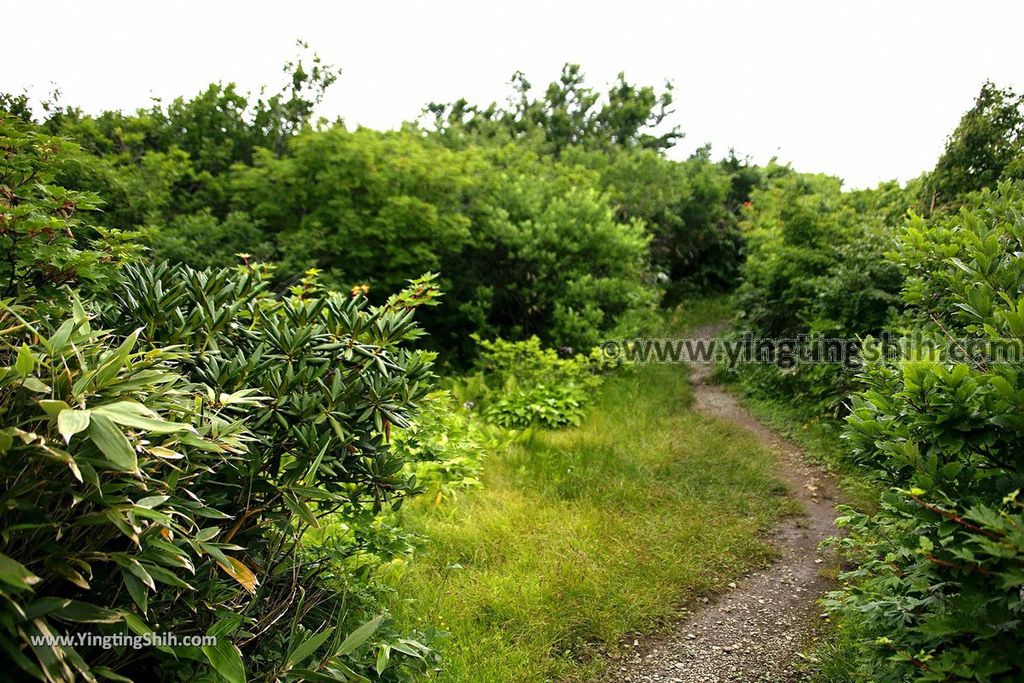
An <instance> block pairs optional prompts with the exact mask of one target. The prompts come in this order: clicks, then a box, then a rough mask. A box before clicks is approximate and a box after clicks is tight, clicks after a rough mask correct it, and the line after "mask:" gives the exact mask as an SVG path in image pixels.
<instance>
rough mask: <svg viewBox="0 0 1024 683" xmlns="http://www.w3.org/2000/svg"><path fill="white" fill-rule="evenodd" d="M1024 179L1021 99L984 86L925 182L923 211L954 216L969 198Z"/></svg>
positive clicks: (1023, 102) (1023, 103) (1023, 104)
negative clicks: (982, 190)
mask: <svg viewBox="0 0 1024 683" xmlns="http://www.w3.org/2000/svg"><path fill="white" fill-rule="evenodd" d="M1022 178H1024V95H1018V94H1017V93H1015V92H1014V91H1013V90H1011V89H1009V88H1007V89H999V88H997V87H996V86H995V85H994V84H993V83H992V82H990V81H987V82H986V83H985V84H984V85H982V87H981V92H979V93H978V97H977V99H976V100H975V102H974V106H973V107H972V108H971V109H970V110H969V111H967V113H965V114H964V116H963V118H961V119H960V124H959V125H958V126H957V127H956V130H954V131H953V134H952V135H950V137H949V139H948V140H947V142H946V149H945V151H944V152H943V153H942V157H941V158H940V159H939V161H938V163H937V164H936V165H935V170H934V171H932V172H931V173H930V174H928V176H927V177H926V179H925V182H924V186H923V188H922V191H921V200H922V204H923V208H924V210H925V211H926V212H927V213H931V212H932V211H936V210H938V211H956V210H957V208H958V207H959V206H960V205H962V204H963V202H964V199H965V198H966V197H967V195H969V194H970V193H972V192H977V191H978V190H981V189H984V188H993V187H995V185H996V183H998V182H999V181H1000V180H1009V179H1018V180H1019V179H1022Z"/></svg>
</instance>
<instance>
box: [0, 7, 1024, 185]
mask: <svg viewBox="0 0 1024 683" xmlns="http://www.w3.org/2000/svg"><path fill="white" fill-rule="evenodd" d="M0 16H2V17H3V24H4V32H3V33H4V35H3V38H2V39H0V64H2V65H3V66H2V69H0V89H3V90H7V91H21V90H22V89H24V88H29V91H30V92H31V93H33V94H34V95H43V94H45V93H46V92H47V91H48V90H49V89H50V88H51V87H52V86H51V83H55V84H56V85H58V86H59V87H60V89H61V90H62V92H63V94H64V101H65V102H67V103H69V104H75V105H79V106H82V107H83V108H84V109H86V110H87V111H97V110H100V109H104V108H128V109H134V108H136V107H139V106H144V105H146V104H147V103H148V102H149V99H150V98H151V97H153V96H157V97H161V98H164V99H170V98H173V97H175V96H177V95H181V94H192V93H194V92H196V91H198V90H199V89H200V88H202V87H203V86H204V85H205V84H207V83H210V82H211V81H218V80H220V81H225V82H227V81H234V82H236V83H238V84H239V85H241V86H243V87H244V88H247V89H255V88H257V87H258V86H259V85H261V84H263V83H270V84H273V85H274V86H277V85H279V84H280V82H281V78H282V76H281V72H280V69H281V66H282V64H283V63H284V62H285V61H286V60H287V59H289V58H290V57H292V56H294V55H295V54H296V48H295V41H296V39H298V38H302V39H303V40H305V41H307V42H308V43H309V44H310V45H311V47H312V48H314V49H315V50H316V51H318V52H319V53H320V54H321V55H322V56H323V57H324V58H325V60H327V61H328V62H331V63H333V64H335V65H337V66H338V67H340V68H341V69H342V72H343V73H342V76H341V79H340V80H339V81H338V83H337V84H336V85H335V86H334V87H333V88H332V90H331V91H330V93H329V95H328V97H327V98H326V100H325V101H324V104H323V106H322V108H321V110H320V113H321V114H322V115H324V116H327V117H329V118H334V117H335V116H341V117H343V118H344V119H345V121H346V123H347V124H349V125H350V126H354V125H356V124H362V125H365V126H370V127H374V128H390V127H394V126H397V125H399V124H400V123H401V122H402V121H403V120H407V119H412V118H415V117H416V116H417V115H418V113H419V111H420V110H421V108H422V107H423V105H424V104H426V103H427V102H429V101H431V100H434V101H450V100H453V99H456V98H458V97H466V98H467V99H469V100H471V101H475V102H481V103H487V102H490V101H493V100H503V99H504V98H505V96H506V95H507V94H508V91H509V90H508V80H509V77H510V76H511V75H512V73H513V72H515V71H516V70H522V71H524V72H526V74H527V77H528V78H529V80H530V81H531V82H532V83H534V85H538V86H542V85H545V84H546V83H547V82H548V81H550V80H552V79H553V78H555V77H556V76H557V75H558V72H559V70H560V68H561V65H562V64H563V63H565V62H576V63H579V64H581V65H583V68H584V71H585V72H586V74H587V76H588V80H589V81H590V82H592V83H594V84H598V85H602V86H603V85H605V84H606V83H607V82H609V81H611V80H612V79H613V78H614V77H615V74H616V73H618V72H619V71H625V72H626V76H627V78H628V79H630V80H632V81H638V82H641V83H652V84H660V83H661V82H663V81H665V80H666V79H668V80H671V81H673V82H674V84H675V87H676V113H675V114H674V122H675V123H678V124H679V125H680V126H681V127H682V130H683V131H684V132H685V133H686V138H685V139H684V140H683V142H682V143H681V144H680V145H679V148H678V149H677V150H675V151H674V152H673V154H674V155H676V156H685V155H686V154H689V153H690V152H691V151H692V150H693V149H694V148H696V147H698V146H700V145H703V144H705V143H711V144H712V146H713V152H714V154H715V155H716V156H719V155H723V154H725V153H726V152H727V151H728V150H729V148H730V147H732V148H735V149H736V150H737V152H739V153H740V154H742V155H749V156H751V157H753V158H754V160H755V161H758V162H764V161H767V160H768V159H769V158H771V157H772V156H778V157H779V158H780V159H781V160H783V161H789V162H792V163H793V164H794V165H795V166H796V167H797V168H798V169H800V170H804V171H821V172H827V173H832V174H835V175H838V176H841V177H843V178H845V179H846V186H847V187H862V186H867V185H873V184H875V183H877V182H878V181H880V180H885V179H889V178H899V179H901V180H907V179H909V178H912V177H914V176H916V175H917V174H919V173H920V172H921V171H923V170H925V169H928V168H931V167H932V166H933V164H934V163H935V160H936V158H937V157H938V154H939V153H940V152H941V150H942V145H943V141H944V139H945V137H946V135H948V134H949V132H950V131H951V130H952V129H953V127H954V126H955V125H956V123H957V121H958V120H959V117H960V115H961V114H962V113H963V111H964V110H965V109H967V108H968V107H969V106H970V105H971V102H972V100H973V98H974V96H975V95H976V94H977V91H978V89H979V88H980V86H981V84H982V82H983V81H984V80H985V79H986V78H988V79H992V80H993V81H995V82H996V83H997V84H999V85H1001V86H1014V87H1016V88H1018V89H1019V88H1021V87H1022V86H1024V59H1022V53H1021V37H1020V31H1021V27H1022V26H1024V3H1021V2H978V1H972V2H961V3H953V2H934V1H933V2H897V1H896V0H888V1H886V2H874V1H866V0H858V1H857V2H836V1H823V0H818V1H816V2H766V1H764V0H761V1H759V2H736V1H719V2H666V1H663V2H635V1H634V2H627V1H626V0H620V1H619V2H614V3H606V2H596V1H591V2H572V3H569V2H556V1H555V0H547V1H545V2H532V1H523V0H520V1H517V2H502V3H485V2H480V1H479V0H478V1H477V2H447V1H440V0H432V1H430V2H394V1H387V0H380V1H378V2H361V3H350V2H340V1H336V2H300V1H297V0H292V1H291V2H285V1H283V0H281V1H278V2H255V1H253V0H250V1H248V2H229V1H226V0H205V1H204V2H192V1H190V0H185V1H182V0H177V1H175V2H159V3H157V2H143V1H140V0H136V1H135V2H104V1H102V0H100V1H97V2H89V3H86V2H81V0H75V1H69V2H48V1H45V0H32V1H31V2H26V1H24V0H18V1H17V2H12V1H11V0H2V4H0Z"/></svg>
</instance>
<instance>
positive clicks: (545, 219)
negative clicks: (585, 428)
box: [232, 128, 656, 355]
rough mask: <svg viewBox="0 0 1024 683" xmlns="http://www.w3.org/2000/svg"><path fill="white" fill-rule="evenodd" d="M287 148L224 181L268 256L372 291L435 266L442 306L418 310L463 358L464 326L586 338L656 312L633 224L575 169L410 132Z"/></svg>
mask: <svg viewBox="0 0 1024 683" xmlns="http://www.w3.org/2000/svg"><path fill="white" fill-rule="evenodd" d="M290 151H291V153H290V154H289V156H287V157H285V158H280V159H279V158H276V157H274V156H273V155H270V154H263V155H260V156H259V157H258V158H257V161H256V163H255V165H254V166H252V167H248V168H244V169H239V170H238V172H237V174H236V176H235V178H234V179H233V185H232V187H233V190H232V192H233V196H234V197H235V200H234V201H235V202H236V203H237V206H238V208H239V210H244V211H246V212H247V213H248V214H249V215H251V216H252V217H253V218H254V219H255V220H256V221H258V222H259V224H261V225H264V226H268V231H269V232H271V234H272V240H273V242H274V244H275V245H276V254H277V255H276V256H275V260H277V261H280V262H282V263H285V264H286V265H287V266H288V267H289V268H292V269H297V268H300V267H301V268H307V267H311V266H312V267H317V268H320V269H322V270H323V271H324V275H325V277H326V278H327V281H328V282H329V283H331V284H332V285H334V286H337V287H342V288H344V289H348V288H349V287H353V286H360V285H363V284H366V285H368V286H369V294H370V297H371V298H375V297H376V292H377V291H378V290H382V291H390V290H392V289H393V288H394V287H396V286H398V285H399V284H400V283H401V282H404V281H405V280H406V279H407V278H408V277H410V274H419V273H422V272H424V271H426V270H437V271H440V273H441V284H442V287H443V288H444V290H445V291H446V292H448V293H449V295H450V300H451V304H450V305H448V306H445V307H444V308H443V309H439V310H437V311H433V312H431V313H430V314H428V315H427V316H426V317H425V319H424V321H425V325H426V326H427V328H428V329H429V330H430V331H431V333H432V335H433V337H434V338H435V339H436V343H437V347H438V348H440V349H445V350H447V351H449V352H450V353H452V354H455V355H458V354H460V353H461V354H462V355H467V354H468V353H469V352H470V351H471V349H472V344H471V343H470V340H469V338H468V332H473V331H476V332H479V333H480V334H482V335H485V336H507V337H510V338H522V337H525V336H529V335H531V334H537V335H540V336H542V337H543V338H544V340H545V341H546V342H548V343H551V344H556V345H570V346H580V347H584V346H591V345H594V344H596V343H597V342H598V341H600V339H601V337H602V336H603V335H605V334H610V333H611V332H612V330H614V329H616V328H617V327H619V326H620V325H625V326H630V325H632V326H634V327H635V326H638V325H639V324H641V322H642V321H643V319H644V316H645V315H648V314H649V313H650V312H651V311H652V310H653V307H654V305H655V302H656V291H655V289H654V287H653V286H652V283H651V282H650V281H649V279H648V277H647V272H648V239H649V238H648V236H647V234H646V232H645V230H644V226H643V225H642V224H641V223H640V222H638V221H631V222H629V223H625V224H622V223H618V222H616V221H615V219H614V217H613V215H612V212H611V209H610V208H609V205H608V198H607V197H606V196H605V195H604V194H603V193H602V192H601V191H600V190H599V189H598V187H597V178H596V176H595V175H594V174H592V173H589V172H587V171H585V170H584V169H582V168H576V167H574V166H568V165H565V164H558V163H555V162H553V161H552V160H550V159H548V158H544V157H541V156H539V155H537V154H535V153H533V152H530V151H524V150H517V149H516V148H514V147H505V148H500V149H490V150H480V149H471V150H462V151H453V150H450V149H447V148H445V147H443V146H441V145H440V144H439V143H438V142H436V141H432V140H429V139H427V140H425V139H423V138H422V137H421V136H419V135H416V134H414V133H412V132H409V131H402V132H392V133H377V132H374V131H370V130H365V129H361V130H358V131H355V132H351V133H350V132H348V131H346V130H344V129H343V128H332V129H330V130H328V131H316V132H309V133H306V134H303V135H300V136H298V137H297V138H296V139H295V140H294V141H293V142H292V143H291V145H290ZM240 246H241V245H240Z"/></svg>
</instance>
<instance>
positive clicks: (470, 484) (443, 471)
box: [393, 391, 508, 504]
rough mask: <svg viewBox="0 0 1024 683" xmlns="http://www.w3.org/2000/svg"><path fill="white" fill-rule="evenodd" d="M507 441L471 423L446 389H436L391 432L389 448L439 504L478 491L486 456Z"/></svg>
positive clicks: (498, 432)
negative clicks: (409, 419) (408, 421)
mask: <svg viewBox="0 0 1024 683" xmlns="http://www.w3.org/2000/svg"><path fill="white" fill-rule="evenodd" d="M507 441H508V437H507V436H506V435H505V434H503V433H502V431H501V430H498V429H494V428H490V427H488V426H487V425H486V424H484V423H482V422H481V421H479V420H477V419H474V417H473V415H472V413H470V412H469V410H467V409H466V407H465V406H463V405H460V404H459V403H458V401H456V399H455V398H454V396H453V395H452V393H451V392H450V391H437V392H433V393H431V394H429V395H428V396H427V397H426V398H425V399H424V400H423V401H422V402H421V405H420V407H419V410H418V411H417V412H416V414H415V415H414V416H413V418H412V424H411V425H410V426H409V427H408V428H406V429H403V430H401V431H400V432H398V433H397V434H396V436H395V440H394V444H393V449H394V450H395V452H396V453H397V454H398V455H399V456H400V457H402V458H403V459H404V460H405V462H406V463H407V464H406V468H407V471H408V472H409V473H411V474H413V475H415V477H416V481H417V483H418V484H419V486H422V487H423V488H425V489H428V490H430V491H431V492H433V494H434V496H433V500H434V502H435V503H438V504H439V503H441V501H442V500H446V499H447V500H454V499H455V498H456V497H457V495H458V493H459V492H460V491H464V490H466V489H473V488H478V487H480V486H481V481H480V477H481V475H482V473H483V469H484V460H485V458H486V456H487V454H488V453H493V452H495V451H497V450H498V449H500V448H501V447H502V445H503V444H504V443H506V442H507Z"/></svg>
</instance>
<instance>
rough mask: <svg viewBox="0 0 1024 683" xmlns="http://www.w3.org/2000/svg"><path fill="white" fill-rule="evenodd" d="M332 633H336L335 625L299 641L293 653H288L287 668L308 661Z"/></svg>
mask: <svg viewBox="0 0 1024 683" xmlns="http://www.w3.org/2000/svg"><path fill="white" fill-rule="evenodd" d="M332 633H334V627H333V626H329V627H327V628H325V629H324V630H323V631H320V632H319V633H316V634H314V635H312V636H310V637H309V638H307V639H306V640H304V641H302V642H301V643H299V645H298V647H296V648H295V649H294V650H292V653H291V654H290V655H288V660H287V664H286V666H287V668H289V669H290V668H292V667H293V666H295V665H296V664H301V663H302V662H304V661H306V659H308V658H309V657H310V655H312V654H313V653H314V652H316V650H317V648H318V647H320V646H321V645H323V644H324V643H325V642H326V641H327V639H328V638H330V637H331V634H332Z"/></svg>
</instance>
